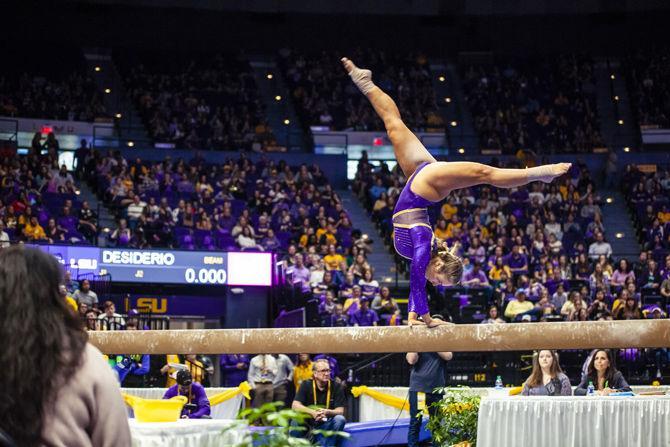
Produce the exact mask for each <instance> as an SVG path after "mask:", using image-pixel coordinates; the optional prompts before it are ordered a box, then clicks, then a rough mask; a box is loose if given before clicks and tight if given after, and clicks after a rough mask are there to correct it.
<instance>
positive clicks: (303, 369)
mask: <svg viewBox="0 0 670 447" xmlns="http://www.w3.org/2000/svg"><path fill="white" fill-rule="evenodd" d="M311 378H312V361H311V360H309V361H308V362H307V363H298V364H297V365H295V368H294V369H293V385H295V389H296V390H297V389H298V388H299V387H300V384H301V383H302V382H304V381H305V380H309V379H311Z"/></svg>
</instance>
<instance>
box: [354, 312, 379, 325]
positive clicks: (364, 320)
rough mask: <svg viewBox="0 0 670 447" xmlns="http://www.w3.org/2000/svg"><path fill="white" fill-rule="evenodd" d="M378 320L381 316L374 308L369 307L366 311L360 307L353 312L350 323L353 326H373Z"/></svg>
mask: <svg viewBox="0 0 670 447" xmlns="http://www.w3.org/2000/svg"><path fill="white" fill-rule="evenodd" d="M377 321H379V316H377V312H375V311H374V310H372V309H368V310H365V311H364V310H363V309H358V310H357V311H356V312H354V313H352V314H351V318H350V319H349V324H351V325H352V326H354V325H356V324H357V325H359V326H372V325H373V323H376V322H377Z"/></svg>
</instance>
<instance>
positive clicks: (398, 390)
mask: <svg viewBox="0 0 670 447" xmlns="http://www.w3.org/2000/svg"><path fill="white" fill-rule="evenodd" d="M632 388H633V391H634V392H636V393H640V392H643V391H664V392H668V391H670V387H667V386H660V387H650V386H633V387H632ZM370 389H372V390H375V391H379V392H381V393H386V394H390V395H392V396H395V397H399V398H400V399H402V400H405V398H406V397H407V390H409V388H408V387H371V388H370ZM470 390H471V391H472V392H473V393H474V394H478V395H480V396H487V395H488V394H489V392H490V391H491V390H493V388H484V387H480V388H470ZM421 400H422V395H421V394H419V401H421ZM358 401H359V407H358V408H359V410H360V421H361V422H368V421H376V420H379V419H395V418H396V417H397V416H398V413H399V410H396V409H395V408H393V407H389V406H388V405H386V404H383V403H381V402H379V401H377V400H374V399H373V398H371V397H370V396H366V395H362V396H361V397H360V398H359V399H358ZM400 417H401V418H408V417H409V413H408V412H406V411H403V412H402V414H401V416H400Z"/></svg>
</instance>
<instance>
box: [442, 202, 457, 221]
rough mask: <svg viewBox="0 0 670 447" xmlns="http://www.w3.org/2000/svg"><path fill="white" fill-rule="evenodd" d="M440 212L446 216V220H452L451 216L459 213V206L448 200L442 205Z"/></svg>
mask: <svg viewBox="0 0 670 447" xmlns="http://www.w3.org/2000/svg"><path fill="white" fill-rule="evenodd" d="M440 212H441V214H442V217H444V219H445V220H447V221H449V220H451V216H453V215H454V214H456V213H458V207H457V206H454V205H452V204H450V203H448V202H447V203H445V204H444V205H442V209H441V210H440Z"/></svg>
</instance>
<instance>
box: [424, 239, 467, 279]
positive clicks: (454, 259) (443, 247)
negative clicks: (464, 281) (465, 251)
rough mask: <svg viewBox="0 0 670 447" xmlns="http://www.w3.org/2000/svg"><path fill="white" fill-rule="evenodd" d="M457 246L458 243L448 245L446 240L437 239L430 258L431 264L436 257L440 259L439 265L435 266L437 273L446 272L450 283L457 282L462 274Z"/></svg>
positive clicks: (458, 246) (461, 262) (461, 260)
mask: <svg viewBox="0 0 670 447" xmlns="http://www.w3.org/2000/svg"><path fill="white" fill-rule="evenodd" d="M459 248H460V244H458V243H454V245H452V246H451V247H449V245H448V244H447V242H446V241H443V240H441V239H438V240H437V244H435V246H434V248H433V253H432V256H431V259H430V262H431V263H433V264H434V263H435V261H436V260H438V259H439V260H440V261H442V263H441V265H440V266H439V267H436V271H437V273H439V274H446V275H447V277H448V279H449V282H450V283H451V284H452V285H457V284H459V283H460V282H461V277H462V276H463V259H461V258H460V257H459V256H458V254H457V253H458V249H459Z"/></svg>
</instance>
